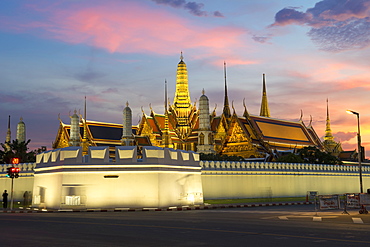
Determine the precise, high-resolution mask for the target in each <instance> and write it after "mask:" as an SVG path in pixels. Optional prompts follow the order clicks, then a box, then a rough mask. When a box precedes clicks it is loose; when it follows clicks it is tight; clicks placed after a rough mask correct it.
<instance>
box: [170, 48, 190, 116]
mask: <svg viewBox="0 0 370 247" xmlns="http://www.w3.org/2000/svg"><path fill="white" fill-rule="evenodd" d="M183 59H184V57H183V55H182V52H181V56H180V60H181V61H180V62H179V64H178V65H177V76H176V94H175V98H174V100H173V105H174V107H175V109H178V110H179V111H180V112H187V111H188V110H189V111H190V108H191V101H190V94H189V85H188V71H187V69H186V64H185V62H184V61H183Z"/></svg>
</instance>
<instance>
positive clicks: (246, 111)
mask: <svg viewBox="0 0 370 247" xmlns="http://www.w3.org/2000/svg"><path fill="white" fill-rule="evenodd" d="M243 106H244V113H243V116H244V117H246V118H248V117H249V113H248V110H247V105H246V104H245V98H244V99H243Z"/></svg>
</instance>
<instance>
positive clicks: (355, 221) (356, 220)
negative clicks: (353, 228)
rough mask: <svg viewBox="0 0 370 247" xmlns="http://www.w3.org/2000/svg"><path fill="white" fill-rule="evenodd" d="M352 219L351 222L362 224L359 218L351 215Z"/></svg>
mask: <svg viewBox="0 0 370 247" xmlns="http://www.w3.org/2000/svg"><path fill="white" fill-rule="evenodd" d="M352 220H353V223H357V224H363V223H364V222H363V221H362V219H361V218H353V217H352Z"/></svg>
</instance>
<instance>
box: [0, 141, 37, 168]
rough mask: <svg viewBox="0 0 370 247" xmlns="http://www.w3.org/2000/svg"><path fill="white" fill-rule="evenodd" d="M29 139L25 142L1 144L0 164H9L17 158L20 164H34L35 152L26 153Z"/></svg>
mask: <svg viewBox="0 0 370 247" xmlns="http://www.w3.org/2000/svg"><path fill="white" fill-rule="evenodd" d="M30 141H31V140H30V139H29V140H28V141H26V142H18V140H13V141H12V142H9V143H5V144H4V143H1V144H0V145H1V146H2V148H3V150H0V162H1V163H2V164H10V163H11V159H12V158H19V160H20V162H21V163H28V162H35V161H36V151H30V152H27V150H28V147H27V145H28V144H29V143H30Z"/></svg>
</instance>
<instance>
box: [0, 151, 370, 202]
mask: <svg viewBox="0 0 370 247" xmlns="http://www.w3.org/2000/svg"><path fill="white" fill-rule="evenodd" d="M108 152H109V149H108V148H107V147H91V150H90V153H89V156H85V157H82V155H81V152H80V149H79V148H66V149H56V150H53V151H48V152H45V153H43V154H42V155H39V156H38V157H37V165H36V163H27V164H19V165H18V166H19V167H20V169H21V172H20V177H19V178H17V179H14V198H15V201H14V205H15V206H16V205H17V204H19V205H23V203H24V200H25V199H26V198H24V195H25V192H26V191H27V192H28V193H27V194H29V196H30V197H31V198H32V200H33V206H35V207H47V208H62V209H63V208H76V207H77V208H78V207H82V208H106V207H167V206H178V205H192V204H201V203H202V202H203V198H204V199H220V198H266V197H295V196H305V195H306V193H307V191H318V193H319V194H342V193H358V192H359V172H358V166H357V165H318V164H299V163H297V164H287V163H274V162H270V163H263V162H221V161H200V162H199V161H198V155H197V154H195V153H193V152H185V151H179V150H173V149H161V148H157V147H148V148H146V149H144V152H143V159H137V156H136V148H133V147H124V146H120V147H117V149H116V161H115V162H110V161H109V153H108ZM9 166H10V165H0V190H1V192H3V191H4V189H6V190H8V193H9V195H10V187H11V179H10V178H7V177H6V176H5V175H6V168H7V167H9ZM362 171H363V188H364V191H366V189H367V188H370V166H367V165H364V166H363V167H362ZM202 193H203V194H202ZM29 201H31V199H29Z"/></svg>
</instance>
